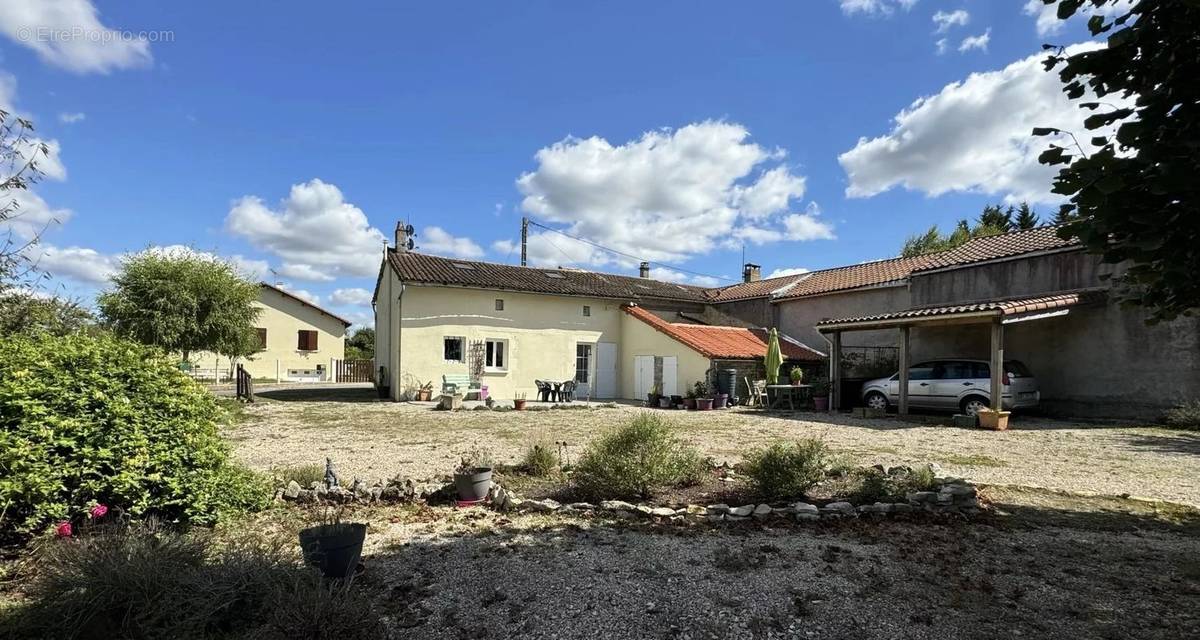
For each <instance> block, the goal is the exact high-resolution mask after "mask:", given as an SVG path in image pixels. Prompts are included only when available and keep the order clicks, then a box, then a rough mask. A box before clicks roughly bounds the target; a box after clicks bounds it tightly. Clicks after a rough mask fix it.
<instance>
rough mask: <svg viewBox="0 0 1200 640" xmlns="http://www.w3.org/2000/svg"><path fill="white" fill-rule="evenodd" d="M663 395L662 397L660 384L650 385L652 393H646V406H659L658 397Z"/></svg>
mask: <svg viewBox="0 0 1200 640" xmlns="http://www.w3.org/2000/svg"><path fill="white" fill-rule="evenodd" d="M661 397H662V393H661V391H660V390H659V387H658V384H655V385H654V386H652V387H650V393H647V394H646V406H647V407H657V406H658V399H659V398H661Z"/></svg>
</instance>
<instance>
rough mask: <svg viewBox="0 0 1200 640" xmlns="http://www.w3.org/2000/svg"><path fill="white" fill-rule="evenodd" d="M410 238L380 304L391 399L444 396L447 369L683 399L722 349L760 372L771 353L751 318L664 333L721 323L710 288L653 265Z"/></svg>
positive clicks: (526, 384) (379, 337)
mask: <svg viewBox="0 0 1200 640" xmlns="http://www.w3.org/2000/svg"><path fill="white" fill-rule="evenodd" d="M402 234H403V230H402V229H401V230H400V231H398V236H399V235H402ZM406 244H407V242H406V238H402V237H398V238H397V245H396V246H397V247H399V249H396V248H389V249H388V250H387V253H386V255H385V258H384V260H383V262H382V264H381V266H380V272H379V277H378V280H377V283H376V287H375V294H374V301H373V304H374V308H375V327H376V338H375V340H376V342H375V358H376V362H375V366H376V370H377V371H381V370H382V372H383V373H382V375H383V377H382V380H383V381H384V382H385V384H386V385H387V387H388V394H389V397H391V398H392V399H393V400H397V401H399V400H408V399H411V398H412V397H414V396H415V394H416V391H417V390H418V389H420V388H421V387H422V386H425V385H432V387H433V388H434V389H435V391H436V390H438V389H440V388H441V385H442V382H443V376H459V377H461V376H467V377H468V378H469V379H471V380H472V381H475V382H477V383H478V384H480V385H481V386H486V387H487V389H488V395H489V396H492V397H496V398H500V399H513V398H517V397H522V396H524V397H526V398H527V399H530V400H533V399H536V397H537V387H536V384H535V381H536V380H551V381H555V382H564V381H567V380H574V381H576V383H577V384H578V389H577V392H576V396H577V397H590V398H595V399H609V398H624V399H636V398H644V397H645V396H646V394H647V392H649V390H650V389H651V388H653V387H654V386H658V388H660V389H661V390H662V392H663V393H667V394H678V395H683V394H684V393H686V390H687V389H688V388H690V387H691V386H693V385H694V384H695V383H696V382H700V381H708V380H710V379H711V376H712V371H714V370H715V367H716V366H717V365H719V364H720V363H721V362H723V361H724V360H722V358H725V356H737V357H736V358H729V360H730V361H731V362H732V361H735V360H736V361H739V362H743V363H750V366H749V368H751V369H752V368H753V366H754V364H753V363H754V362H755V361H756V360H757V361H761V359H762V356H763V355H765V353H766V341H765V340H766V331H765V329H764V328H761V327H760V328H753V329H754V330H755V331H757V332H756V333H752V332H751V331H750V329H749V328H748V325H745V324H744V323H742V324H739V325H737V326H728V327H726V329H727V330H728V332H727V333H719V334H717V335H716V336H715V338H719V339H720V340H716V341H715V342H714V344H713V345H710V344H709V342H708V340H709V338H702V339H700V340H699V341H698V342H697V341H696V340H695V339H693V340H691V341H689V340H688V339H686V337H685V336H684V333H677V332H674V331H671V330H666V331H664V330H663V329H664V327H667V328H671V327H676V326H679V327H686V326H693V327H713V326H714V324H711V322H712V321H714V320H716V321H719V320H722V319H724V318H721V317H714V316H713V312H712V310H711V309H710V308H708V306H707V304H706V303H707V297H708V295H709V291H710V290H709V289H706V288H703V287H695V286H688V285H681V284H675V283H671V282H662V281H658V280H654V279H652V278H651V277H650V268H649V265H646V264H643V265H642V269H641V277H633V276H622V275H614V274H607V273H599V272H594V271H583V270H578V269H561V268H560V269H546V268H536V267H518V266H513V265H505V264H495V263H488V262H477V261H469V260H459V259H454V258H444V257H439V256H432V255H426V254H422V253H417V252H414V251H411V250H408V249H407V248H406ZM715 326H721V325H715ZM689 335H690V334H689ZM731 336H736V337H737V338H740V339H741V340H742V343H741V344H740V347H739V349H735V351H736V353H734V352H727V350H723V348H722V347H720V346H719V345H720V342H721V340H726V339H729V338H730V337H731ZM691 337H693V338H694V336H691ZM789 344H790V343H789ZM796 344H798V343H796ZM756 349H758V351H755V350H756ZM795 353H796V354H797V355H800V356H802V357H803V358H804V359H805V360H806V361H808V362H810V363H817V362H819V361H820V359H821V357H822V354H821V353H820V352H818V351H816V350H812V349H803V350H798V351H796V352H795Z"/></svg>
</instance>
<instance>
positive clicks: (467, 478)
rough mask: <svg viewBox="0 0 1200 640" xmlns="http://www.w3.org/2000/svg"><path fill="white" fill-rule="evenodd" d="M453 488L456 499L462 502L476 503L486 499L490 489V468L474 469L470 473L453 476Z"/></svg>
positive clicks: (459, 473)
mask: <svg viewBox="0 0 1200 640" xmlns="http://www.w3.org/2000/svg"><path fill="white" fill-rule="evenodd" d="M454 488H455V490H457V491H458V499H459V500H462V501H463V502H478V501H480V500H483V499H484V498H486V497H487V494H488V489H491V488H492V468H491V467H475V468H474V469H472V470H471V471H470V472H466V473H463V472H458V473H455V474H454Z"/></svg>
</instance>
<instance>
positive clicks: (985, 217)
mask: <svg viewBox="0 0 1200 640" xmlns="http://www.w3.org/2000/svg"><path fill="white" fill-rule="evenodd" d="M1012 216H1013V208H1012V207H1009V208H1008V209H1007V210H1004V209H1001V208H1000V205H998V204H989V205H987V206H986V207H984V208H983V213H981V214H979V226H980V227H984V228H987V229H993V230H994V229H999V230H1000V231H1001V232H1002V233H1003V232H1006V231H1011V230H1012V228H1013V219H1012Z"/></svg>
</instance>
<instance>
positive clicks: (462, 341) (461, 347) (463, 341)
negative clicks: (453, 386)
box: [442, 336, 467, 364]
mask: <svg viewBox="0 0 1200 640" xmlns="http://www.w3.org/2000/svg"><path fill="white" fill-rule="evenodd" d="M447 340H458V353H459V356H460V357H461V359H459V360H448V359H446V341H447ZM442 361H443V362H453V363H454V364H463V363H465V362H466V361H467V337H466V336H442Z"/></svg>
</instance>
